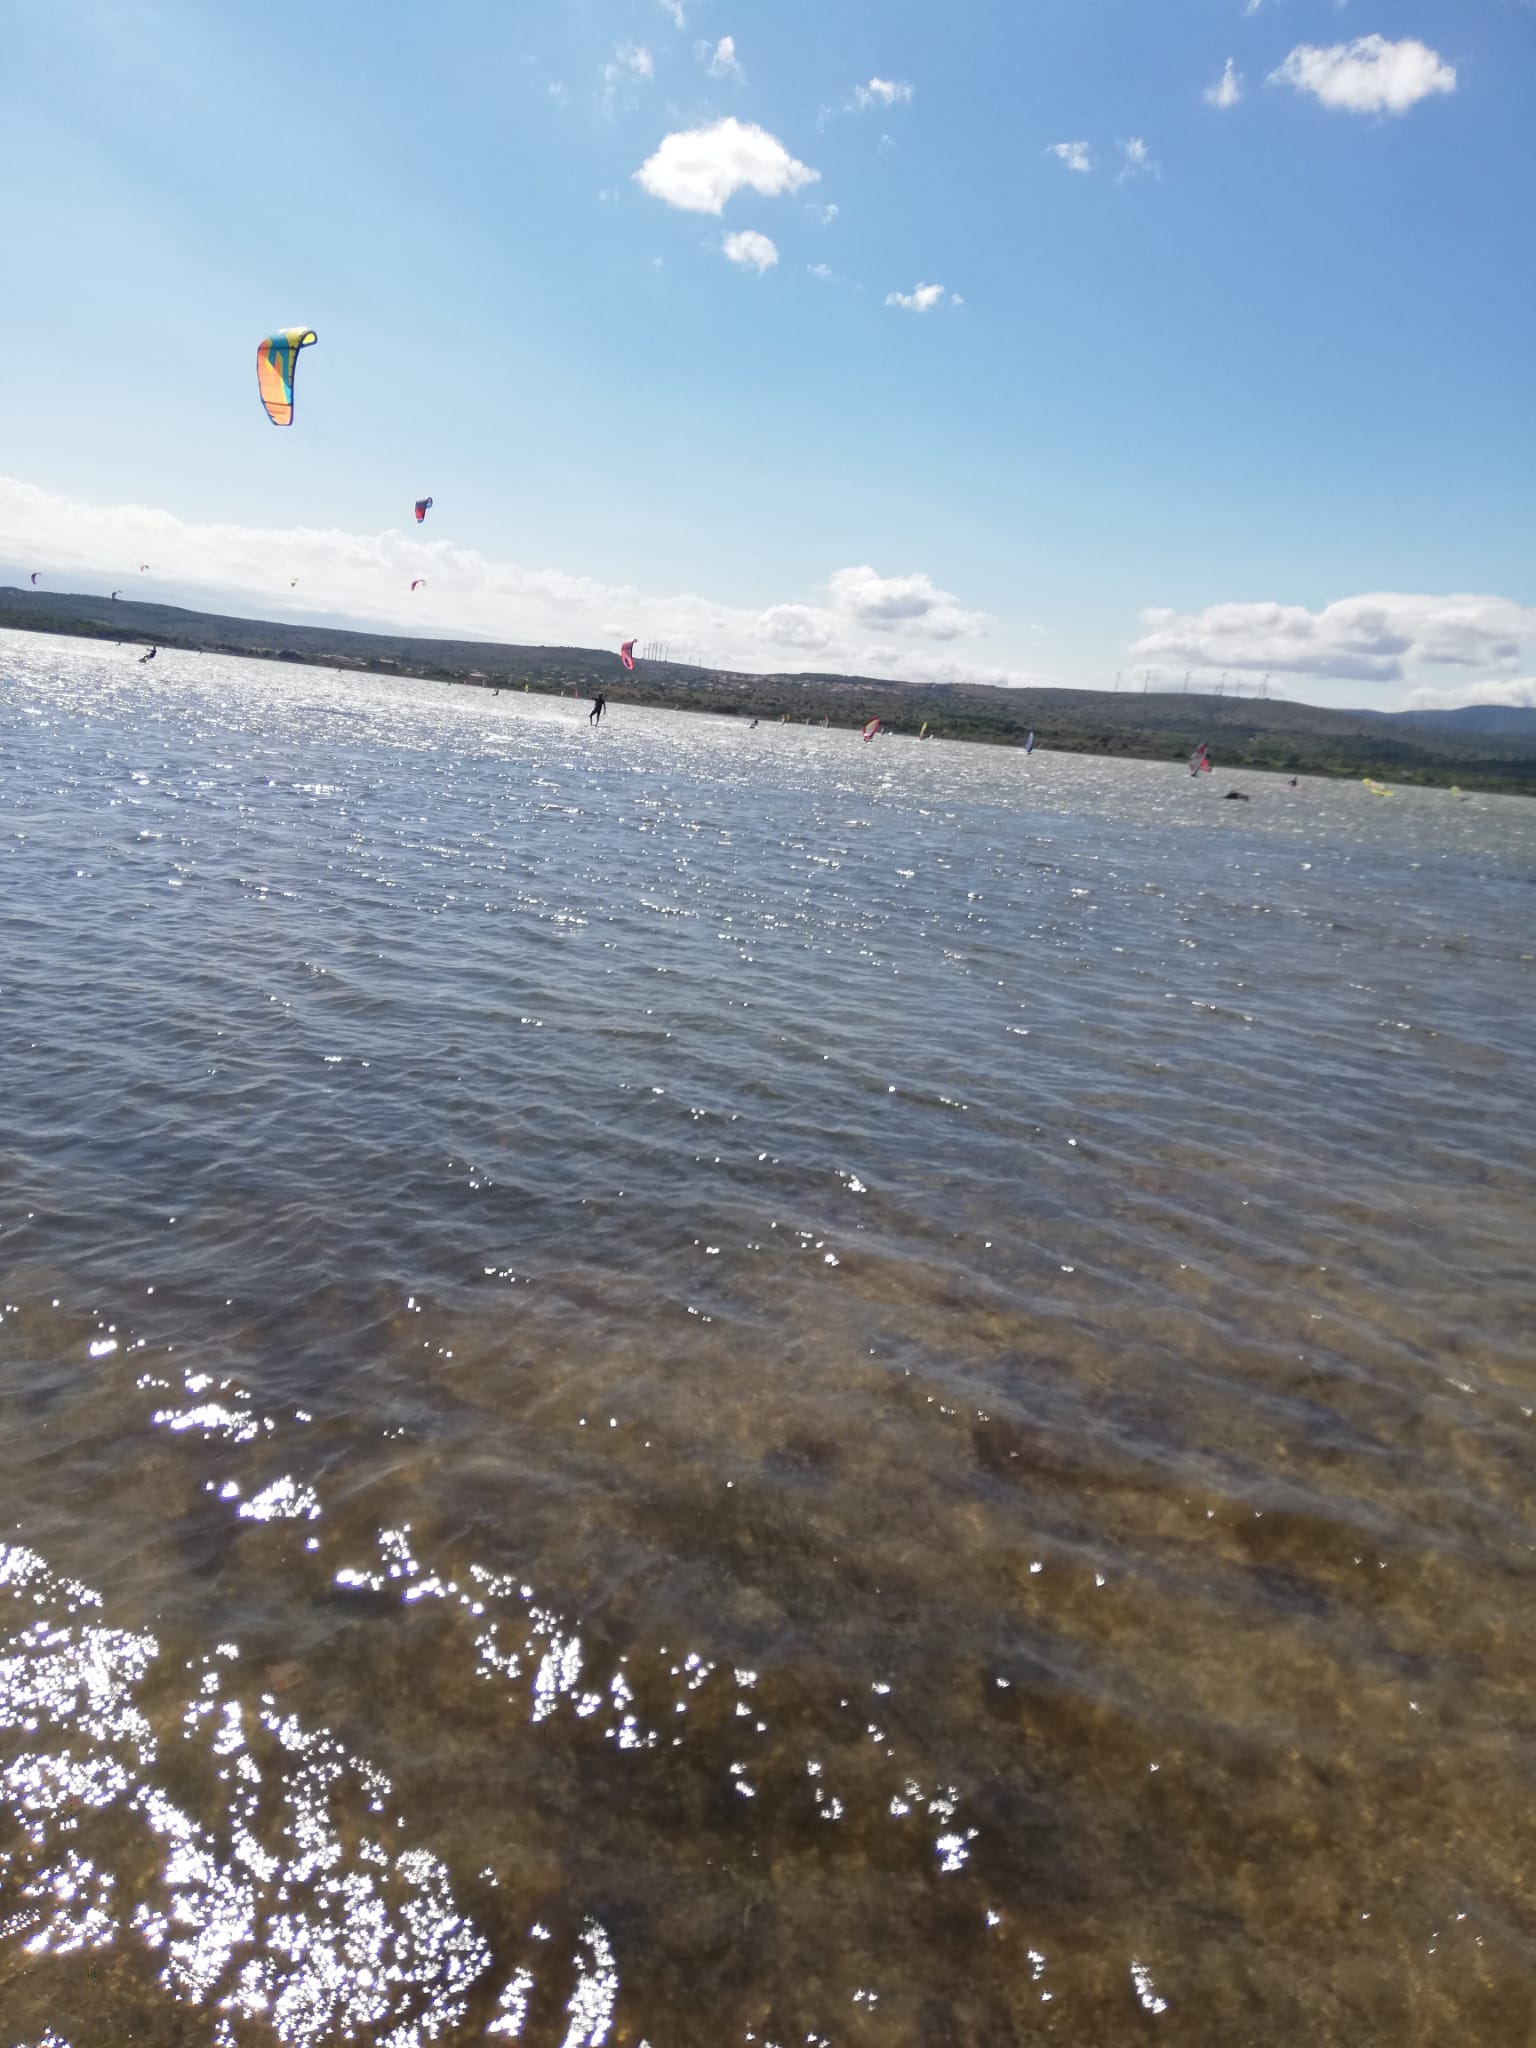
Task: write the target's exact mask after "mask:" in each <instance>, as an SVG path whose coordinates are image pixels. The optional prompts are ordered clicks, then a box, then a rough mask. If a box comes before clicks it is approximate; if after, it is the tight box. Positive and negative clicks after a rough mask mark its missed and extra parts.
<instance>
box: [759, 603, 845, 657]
mask: <svg viewBox="0 0 1536 2048" xmlns="http://www.w3.org/2000/svg"><path fill="white" fill-rule="evenodd" d="M757 631H758V638H759V639H762V640H767V641H769V642H771V643H772V644H773V645H774V646H778V647H799V648H802V649H803V650H804V651H805V652H806V653H807V654H824V653H825V652H826V650H827V649H828V648H829V647H830V646H831V645H832V637H833V636H832V628H831V626H830V625H829V623H828V621H827V616H826V614H825V612H822V611H818V610H817V608H816V607H815V606H814V605H809V604H776V605H771V606H770V607H769V608H768V610H767V611H765V612H764V613H763V614H762V616H761V618H760V619H759V620H758V625H757Z"/></svg>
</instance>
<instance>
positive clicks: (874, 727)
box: [864, 718, 880, 740]
mask: <svg viewBox="0 0 1536 2048" xmlns="http://www.w3.org/2000/svg"><path fill="white" fill-rule="evenodd" d="M879 730H880V721H879V719H878V718H872V719H871V720H870V721H869V723H868V725H866V726H865V728H864V737H865V739H867V740H872V739H873V738H874V736H875V734H876V733H877V732H878V731H879Z"/></svg>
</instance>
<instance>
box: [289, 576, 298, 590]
mask: <svg viewBox="0 0 1536 2048" xmlns="http://www.w3.org/2000/svg"><path fill="white" fill-rule="evenodd" d="M298 587H299V579H298V577H297V576H290V577H289V578H288V588H289V589H290V590H297V589H298Z"/></svg>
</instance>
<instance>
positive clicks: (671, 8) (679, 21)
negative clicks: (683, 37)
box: [660, 0, 688, 28]
mask: <svg viewBox="0 0 1536 2048" xmlns="http://www.w3.org/2000/svg"><path fill="white" fill-rule="evenodd" d="M660 4H661V7H662V9H663V11H664V12H665V13H667V14H669V15H670V16H671V18H672V26H673V27H674V28H686V27H687V26H688V17H687V15H686V14H685V13H684V12H683V0H660Z"/></svg>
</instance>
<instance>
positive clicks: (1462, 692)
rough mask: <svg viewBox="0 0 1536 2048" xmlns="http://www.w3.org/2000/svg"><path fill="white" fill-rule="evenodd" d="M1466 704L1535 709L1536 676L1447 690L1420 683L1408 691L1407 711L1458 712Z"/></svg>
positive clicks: (1452, 687) (1461, 685)
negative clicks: (1414, 688) (1501, 705)
mask: <svg viewBox="0 0 1536 2048" xmlns="http://www.w3.org/2000/svg"><path fill="white" fill-rule="evenodd" d="M1468 704H1505V705H1511V706H1515V707H1518V708H1521V709H1525V710H1536V676H1511V677H1510V678H1509V679H1508V681H1507V682H1501V683H1455V684H1452V685H1451V686H1450V687H1449V688H1446V689H1440V688H1439V687H1438V686H1437V685H1435V684H1433V683H1421V684H1420V685H1419V687H1418V688H1417V689H1416V690H1410V691H1409V692H1408V709H1409V710H1410V711H1461V710H1463V709H1465V707H1466V706H1467V705H1468Z"/></svg>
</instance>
